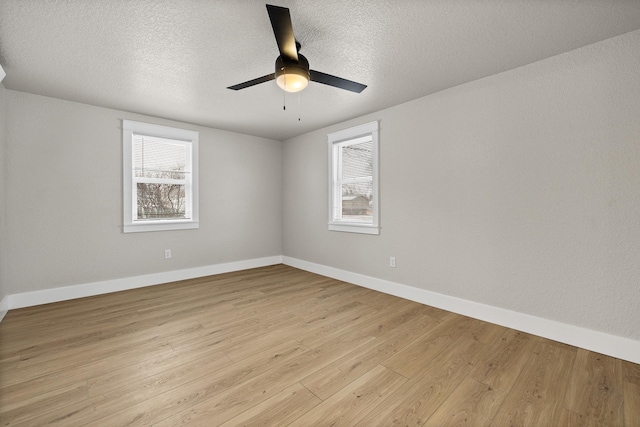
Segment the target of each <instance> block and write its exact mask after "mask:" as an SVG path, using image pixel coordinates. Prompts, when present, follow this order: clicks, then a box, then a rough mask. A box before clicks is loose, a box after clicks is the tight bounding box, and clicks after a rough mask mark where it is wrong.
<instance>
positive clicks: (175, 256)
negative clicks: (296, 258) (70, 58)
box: [3, 90, 282, 294]
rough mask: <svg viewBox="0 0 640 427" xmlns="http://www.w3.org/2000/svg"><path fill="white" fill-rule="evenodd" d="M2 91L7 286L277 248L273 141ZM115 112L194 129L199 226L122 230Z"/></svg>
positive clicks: (166, 267)
mask: <svg viewBox="0 0 640 427" xmlns="http://www.w3.org/2000/svg"><path fill="white" fill-rule="evenodd" d="M6 96H7V108H6V124H7V134H6V156H7V164H6V181H5V183H4V185H3V187H5V192H6V224H7V230H6V231H7V232H6V240H5V239H3V245H6V247H7V248H8V253H7V254H6V261H7V262H6V268H7V271H6V274H5V276H6V280H7V288H6V290H5V291H6V292H7V293H9V294H16V293H21V292H27V291H35V290H41V289H48V288H55V287H59V286H67V285H74V284H84V283H91V282H98V281H104V280H110V279H117V278H124V277H132V276H138V275H144V274H151V273H159V272H163V271H172V270H180V269H186V268H192V267H199V266H208V265H215V264H220V263H225V262H232V261H240V260H248V259H254V258H261V257H268V256H277V255H280V254H282V212H281V210H282V199H281V194H282V193H281V166H282V164H281V162H282V143H281V142H280V141H273V140H268V139H263V138H257V137H252V136H246V135H241V134H237V133H231V132H224V131H219V130H215V129H210V128H204V127H197V126H193V125H188V124H181V123H175V122H169V121H165V120H159V119H155V118H150V117H145V116H140V115H135V114H130V113H124V112H121V111H115V110H109V109H105V108H98V107H93V106H89V105H84V104H78V103H73V102H67V101H61V100H58V99H53V98H47V97H42V96H36V95H31V94H27V93H22V92H15V91H10V90H9V91H7V93H6ZM123 118H126V119H133V120H138V121H144V122H150V123H157V124H162V125H169V126H176V127H183V128H186V129H192V130H197V131H199V132H200V228H199V229H197V230H180V231H169V232H149V233H128V234H123V233H122V221H123V219H122V216H123V215H122V122H121V120H122V119H123ZM165 249H171V250H172V258H171V259H169V260H165V259H164V250H165Z"/></svg>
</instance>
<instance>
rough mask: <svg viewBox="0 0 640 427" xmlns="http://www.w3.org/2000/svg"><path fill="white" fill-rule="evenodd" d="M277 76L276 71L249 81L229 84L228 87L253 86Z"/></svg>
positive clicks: (237, 88) (235, 88) (242, 87)
mask: <svg viewBox="0 0 640 427" xmlns="http://www.w3.org/2000/svg"><path fill="white" fill-rule="evenodd" d="M275 78H276V75H275V73H271V74H267V75H266V76H262V77H258V78H257V79H253V80H249V81H248V82H244V83H239V84H237V85H233V86H229V87H228V88H227V89H233V90H240V89H245V88H248V87H251V86H255V85H259V84H260V83H264V82H268V81H269V80H273V79H275Z"/></svg>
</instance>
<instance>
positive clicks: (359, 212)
mask: <svg viewBox="0 0 640 427" xmlns="http://www.w3.org/2000/svg"><path fill="white" fill-rule="evenodd" d="M372 194H373V182H371V181H369V182H359V183H353V184H342V219H343V220H347V221H358V222H369V223H372V222H373V212H372V200H373V197H372Z"/></svg>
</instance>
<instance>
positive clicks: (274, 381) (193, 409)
mask: <svg viewBox="0 0 640 427" xmlns="http://www.w3.org/2000/svg"><path fill="white" fill-rule="evenodd" d="M373 339H375V338H374V337H371V336H368V335H366V334H364V333H362V332H360V331H354V332H350V333H348V334H345V335H342V336H340V337H338V338H336V339H335V340H333V341H331V342H329V343H327V344H325V345H323V346H321V347H318V348H316V349H313V350H310V351H308V352H306V353H304V354H301V355H300V356H298V357H297V358H294V359H293V360H291V361H288V362H287V363H283V364H280V365H278V366H276V367H274V368H272V369H270V370H267V371H265V372H264V373H263V374H262V375H258V376H256V377H254V378H251V379H249V380H247V381H245V382H243V383H241V384H237V385H235V386H233V387H230V388H228V389H227V390H223V391H221V393H218V394H216V395H215V396H209V397H208V398H207V399H202V400H201V401H199V402H197V404H196V405H192V406H190V407H189V406H187V405H181V402H178V401H174V403H173V405H177V407H178V408H179V409H182V410H181V411H175V410H174V411H173V412H178V413H177V415H175V416H173V417H171V418H169V419H166V420H164V421H162V423H160V424H158V425H159V426H162V425H199V424H202V425H211V424H214V423H222V422H225V421H227V420H229V419H231V418H233V417H235V416H237V415H239V414H241V413H242V412H244V411H246V410H248V409H249V408H251V407H252V406H254V405H257V404H259V403H261V402H263V401H265V400H266V399H268V398H269V397H272V396H275V395H276V394H278V393H279V392H281V391H282V390H284V389H285V388H286V387H287V386H288V385H290V384H293V383H296V382H299V381H300V380H301V379H302V378H305V377H307V376H309V375H310V374H312V373H313V372H315V371H316V370H318V369H321V368H322V367H323V366H326V365H328V364H330V363H331V362H333V361H335V360H337V359H339V358H340V357H342V356H343V355H345V354H347V353H349V352H350V351H352V350H353V349H357V348H358V347H360V346H362V345H364V344H366V343H367V342H370V341H371V340H373ZM185 406H187V407H186V408H185ZM170 412H172V411H168V413H170ZM140 415H141V414H140V413H137V414H136V417H137V416H140ZM154 417H156V418H157V419H162V415H159V414H156V415H154ZM150 422H153V423H156V421H155V419H154V418H151V420H150Z"/></svg>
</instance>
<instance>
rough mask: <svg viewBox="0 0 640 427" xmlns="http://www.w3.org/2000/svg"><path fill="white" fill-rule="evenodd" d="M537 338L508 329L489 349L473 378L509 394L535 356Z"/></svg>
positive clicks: (476, 368)
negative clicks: (530, 359) (533, 355)
mask: <svg viewBox="0 0 640 427" xmlns="http://www.w3.org/2000/svg"><path fill="white" fill-rule="evenodd" d="M537 341H538V338H537V337H534V336H533V335H529V334H527V333H524V332H518V331H515V330H513V329H508V330H507V331H506V332H505V333H504V334H503V335H502V337H501V338H500V340H498V341H497V342H496V343H495V344H494V345H493V346H491V347H490V348H488V349H487V351H486V353H485V354H484V355H483V358H482V360H481V361H480V362H479V363H478V364H477V365H476V367H475V368H474V369H473V371H472V372H471V374H470V375H471V376H472V377H473V378H475V379H476V380H478V381H479V382H482V383H484V384H487V385H489V386H491V387H493V388H495V389H498V390H500V391H502V392H503V393H508V392H509V391H510V390H511V388H512V387H513V385H514V384H515V382H516V380H517V379H518V376H519V375H520V373H521V372H522V370H523V369H524V366H525V365H526V364H527V363H528V361H529V358H530V357H531V356H532V354H533V350H534V346H535V345H536V343H537Z"/></svg>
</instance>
